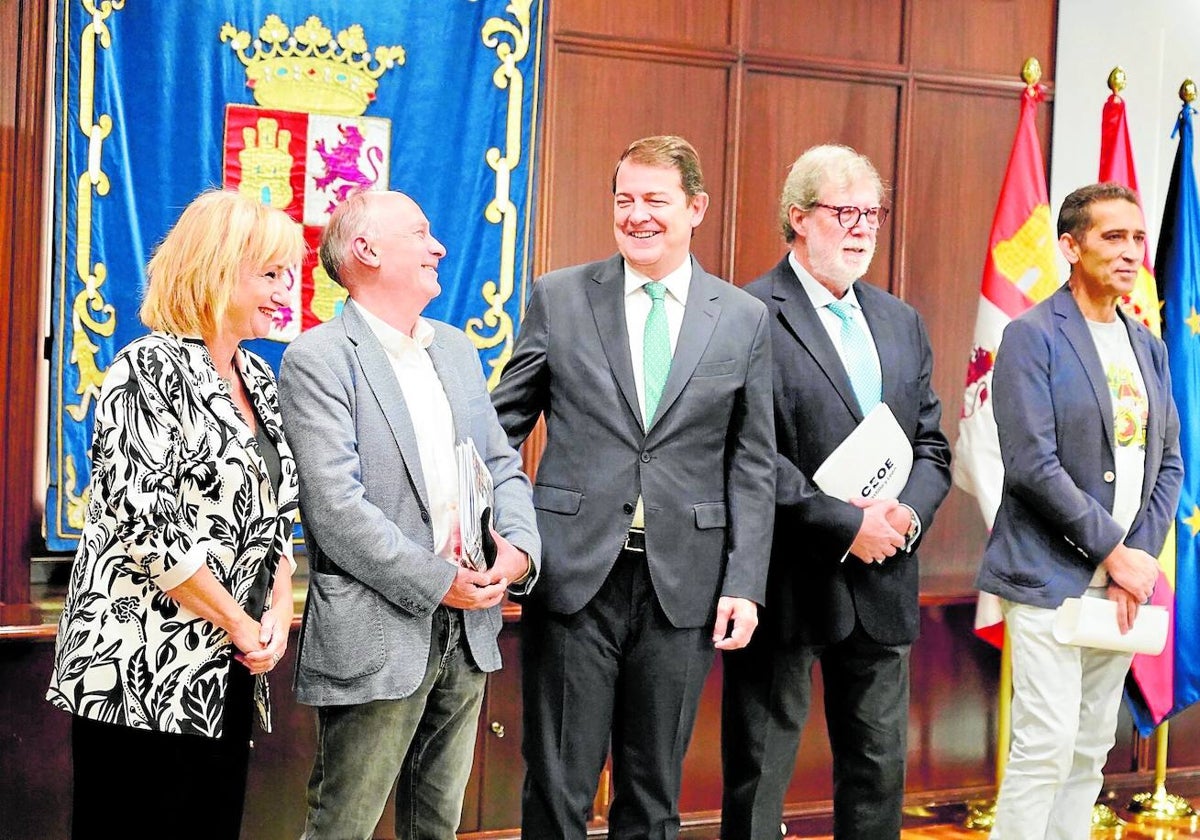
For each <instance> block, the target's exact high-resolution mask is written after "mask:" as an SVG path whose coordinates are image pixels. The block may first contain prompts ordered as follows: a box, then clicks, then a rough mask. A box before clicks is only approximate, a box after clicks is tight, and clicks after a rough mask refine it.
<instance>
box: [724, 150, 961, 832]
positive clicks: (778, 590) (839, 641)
mask: <svg viewBox="0 0 1200 840" xmlns="http://www.w3.org/2000/svg"><path fill="white" fill-rule="evenodd" d="M883 194H884V188H883V182H882V180H881V179H880V177H879V173H878V172H877V171H876V170H875V167H874V166H872V165H871V162H870V161H869V160H868V159H867V158H866V157H864V156H863V155H860V154H858V153H857V152H855V151H854V150H852V149H849V148H846V147H844V146H817V147H814V148H812V149H809V150H808V151H806V152H805V153H804V154H803V155H801V156H800V158H799V159H798V160H796V162H795V163H794V164H793V165H792V167H791V170H790V172H789V174H788V177H787V180H786V182H785V184H784V187H783V194H782V196H781V198H780V222H781V226H782V230H783V234H784V237H785V239H786V240H787V242H788V244H789V245H790V252H789V253H788V255H787V256H786V257H785V258H784V259H783V260H782V261H781V262H780V263H779V264H778V265H777V266H775V268H773V269H772V270H771V271H770V272H768V273H767V274H766V275H764V276H763V277H761V278H759V279H758V280H756V281H754V282H753V283H751V284H750V285H749V286H747V287H746V290H747V291H749V292H750V293H751V294H753V295H755V296H756V297H758V298H759V299H761V300H762V301H763V302H764V303H766V305H767V309H768V314H769V316H770V319H771V332H772V336H771V342H772V345H773V348H774V368H775V377H774V379H775V393H774V401H775V435H776V445H777V450H778V456H777V459H776V468H777V472H776V486H777V490H776V508H775V532H774V543H773V549H772V556H771V567H770V573H769V577H768V585H767V603H766V605H765V607H764V609H763V616H762V624H761V625H760V627H759V630H758V633H756V634H755V636H754V638H753V639H752V640H751V642H750V645H749V646H748V647H747V648H745V649H744V650H740V651H727V652H726V653H725V654H724V668H725V671H724V676H725V682H724V700H723V704H722V706H723V708H722V738H721V740H722V744H721V747H722V763H723V769H724V783H725V791H724V802H723V810H722V821H721V837H722V838H724V840H748V838H753V840H768V838H769V840H777V838H778V837H779V836H780V822H781V820H782V814H783V802H784V796H785V794H786V792H787V788H788V784H789V781H790V779H791V776H792V770H793V767H794V765H795V761H796V751H797V749H798V748H799V744H800V733H801V730H802V729H803V728H804V722H805V718H806V717H807V714H808V708H809V701H810V695H811V686H812V682H811V673H812V667H813V665H814V663H816V662H817V661H820V663H821V673H822V677H823V679H824V685H825V719H826V725H827V728H828V731H829V739H830V746H831V748H832V751H833V784H834V837H835V838H839V840H850V839H851V838H854V839H855V840H863V839H864V838H869V840H888V838H898V837H899V836H900V824H901V814H900V808H901V804H902V800H903V797H904V765H905V756H906V752H907V745H906V739H905V735H906V729H907V725H908V659H909V647H910V645H911V643H912V642H913V640H914V639H915V638H916V636H917V630H918V625H919V610H918V602H917V589H918V572H917V558H916V554H915V551H916V548H917V544H918V543H919V542H920V539H921V537H922V535H923V534H924V533H926V532H927V531H928V529H929V526H930V523H931V522H932V520H933V515H934V512H935V511H936V510H937V507H938V505H940V504H941V502H942V500H943V499H944V498H945V496H946V493H947V491H948V490H949V488H950V447H949V444H948V443H947V441H946V437H945V435H943V434H942V431H941V428H940V422H941V415H942V410H941V405H940V403H939V402H938V398H937V395H936V394H935V393H934V391H933V388H932V386H931V384H930V378H931V374H932V370H933V354H932V351H931V349H930V345H929V338H928V336H927V335H926V332H925V326H924V323H923V322H922V320H921V317H920V316H919V315H918V314H917V312H916V310H914V309H913V308H912V307H911V306H909V305H908V304H906V303H904V302H903V301H901V300H899V299H897V298H895V297H893V296H892V295H890V294H888V293H887V292H885V291H883V290H882V289H879V288H877V287H876V286H873V285H871V284H869V283H856V282H855V281H857V280H858V279H859V278H861V277H862V276H863V275H864V274H865V273H866V271H867V268H868V266H869V265H870V264H871V258H872V256H874V254H875V245H876V238H877V236H878V234H879V228H880V225H882V224H883V223H884V222H885V221H886V220H887V215H888V214H887V208H886V207H884V206H883ZM881 360H882V361H883V362H884V363H883V364H881ZM880 402H882V403H886V405H887V407H888V408H890V409H891V412H892V414H894V415H895V418H896V421H897V422H898V424H899V426H900V428H901V429H902V430H903V432H904V434H905V435H906V436H907V438H908V440H909V441H910V443H911V444H912V449H913V466H912V471H911V473H910V475H909V478H908V481H907V483H906V484H905V486H904V488H903V489H902V490H901V491H900V494H899V498H898V499H890V500H886V501H883V500H876V501H863V500H862V499H861V498H859V499H853V500H847V499H844V498H835V497H833V496H830V495H827V494H826V493H824V492H822V491H821V490H820V489H818V487H817V486H816V484H815V483H814V479H813V475H814V473H815V472H816V470H817V468H818V467H820V466H821V464H822V463H823V462H824V461H825V459H826V458H828V457H829V455H830V453H831V452H833V450H834V449H835V448H836V447H837V446H838V444H840V443H842V441H844V440H845V439H846V438H847V437H848V436H849V435H850V434H851V433H852V432H853V431H854V429H855V428H856V427H857V426H858V424H859V423H860V422H862V420H863V418H864V416H865V415H866V414H867V413H869V412H870V411H871V410H872V408H874V407H875V406H877V405H878V404H879V403H880Z"/></svg>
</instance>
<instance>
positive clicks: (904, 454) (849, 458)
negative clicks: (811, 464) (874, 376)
mask: <svg viewBox="0 0 1200 840" xmlns="http://www.w3.org/2000/svg"><path fill="white" fill-rule="evenodd" d="M912 464H913V451H912V444H910V443H909V442H908V436H907V435H905V434H904V430H903V429H901V428H900V424H899V423H897V422H896V417H895V415H894V414H892V410H891V409H890V408H888V406H887V403H884V402H881V403H879V404H878V405H876V406H875V407H874V408H873V409H871V411H870V412H869V413H868V414H867V416H866V417H864V418H863V421H862V422H861V423H859V424H858V427H857V428H856V429H855V430H854V431H853V432H851V433H850V434H849V435H848V436H847V437H846V439H845V440H843V441H842V442H841V443H840V444H838V447H837V449H835V450H833V452H831V453H829V457H828V458H826V459H825V463H823V464H821V466H820V467H819V468H818V469H817V471H816V472H815V473H814V474H813V481H815V482H816V484H817V487H819V488H821V492H823V493H828V494H829V495H830V496H833V497H835V498H838V499H841V500H843V501H850V500H851V499H894V498H896V497H897V496H899V495H900V491H901V490H903V489H904V485H905V484H907V483H908V474H909V473H910V472H912Z"/></svg>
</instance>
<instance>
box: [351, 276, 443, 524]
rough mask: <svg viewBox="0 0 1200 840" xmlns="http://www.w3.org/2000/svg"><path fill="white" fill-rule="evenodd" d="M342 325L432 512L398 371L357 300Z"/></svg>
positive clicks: (414, 481) (413, 480) (415, 435)
mask: <svg viewBox="0 0 1200 840" xmlns="http://www.w3.org/2000/svg"><path fill="white" fill-rule="evenodd" d="M342 324H343V326H344V327H345V330H346V335H347V336H348V337H349V339H350V341H351V343H352V344H353V345H354V353H355V355H356V356H357V358H358V364H359V367H360V368H362V372H363V377H364V378H365V379H366V380H367V384H368V385H369V386H370V388H371V392H372V393H373V394H375V399H376V400H377V401H378V403H379V407H380V409H381V410H382V411H383V416H384V417H385V418H386V419H387V424H388V427H389V429H391V432H392V437H393V438H394V439H395V441H396V446H397V447H398V448H399V449H400V457H401V458H403V459H404V465H405V467H406V468H407V469H408V474H409V477H410V478H411V479H412V484H413V486H414V487H415V488H416V491H417V495H418V496H419V497H420V499H421V504H422V505H423V506H424V508H425V509H426V510H429V496H428V494H427V492H426V489H425V473H424V472H423V471H422V470H421V455H420V452H419V450H418V449H417V434H416V431H415V430H414V429H413V424H412V417H411V416H410V415H409V413H408V405H407V403H405V402H404V392H403V391H401V390H400V383H399V382H398V381H397V380H396V372H395V371H394V370H393V369H392V363H391V362H390V361H389V360H388V357H387V353H386V352H384V349H383V345H382V344H380V343H379V339H378V338H376V337H375V333H374V332H372V330H371V328H370V327H369V326H367V322H366V321H364V320H363V319H362V316H361V315H359V313H358V308H357V307H356V306H355V305H354V301H351V300H348V301H346V306H345V308H344V309H343V310H342Z"/></svg>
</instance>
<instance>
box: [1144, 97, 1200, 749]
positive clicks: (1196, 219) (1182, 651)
mask: <svg viewBox="0 0 1200 840" xmlns="http://www.w3.org/2000/svg"><path fill="white" fill-rule="evenodd" d="M1192 113H1193V112H1192V108H1191V107H1190V106H1189V105H1186V104H1185V105H1184V106H1183V108H1182V110H1181V111H1180V112H1179V120H1178V122H1177V123H1176V127H1175V131H1176V132H1177V133H1178V134H1179V147H1178V148H1177V149H1176V152H1175V164H1174V166H1173V167H1172V170H1171V181H1170V183H1169V185H1168V187H1167V203H1166V206H1165V207H1164V208H1163V219H1162V232H1161V233H1160V234H1159V241H1158V254H1157V258H1156V259H1155V261H1154V264H1155V265H1156V266H1157V267H1158V269H1157V276H1158V282H1159V286H1160V296H1161V297H1162V301H1163V340H1164V341H1165V342H1166V344H1167V354H1168V359H1169V361H1170V366H1171V390H1172V392H1173V393H1174V394H1175V404H1176V406H1177V407H1178V409H1179V448H1180V451H1181V454H1182V456H1183V464H1184V474H1183V488H1182V490H1181V492H1180V495H1179V510H1178V512H1177V513H1176V514H1175V546H1176V555H1175V614H1174V618H1175V650H1174V654H1175V673H1174V683H1173V702H1172V704H1171V710H1170V711H1169V712H1168V713H1167V717H1172V716H1174V715H1176V714H1178V713H1179V712H1181V711H1183V710H1184V709H1186V708H1187V707H1188V706H1190V705H1192V704H1193V703H1195V702H1196V701H1197V700H1200V469H1197V468H1196V465H1197V464H1200V314H1198V313H1200V193H1197V187H1196V172H1195V169H1194V168H1193V164H1192V161H1193V160H1194V159H1195V158H1194V154H1195V153H1194V149H1195V138H1194V136H1193V133H1192ZM1135 711H1136V710H1135ZM1136 717H1137V716H1136V715H1135V718H1136ZM1145 723H1149V721H1141V720H1139V724H1145ZM1140 728H1141V729H1142V734H1143V735H1146V734H1148V730H1149V727H1148V726H1146V725H1141V726H1140Z"/></svg>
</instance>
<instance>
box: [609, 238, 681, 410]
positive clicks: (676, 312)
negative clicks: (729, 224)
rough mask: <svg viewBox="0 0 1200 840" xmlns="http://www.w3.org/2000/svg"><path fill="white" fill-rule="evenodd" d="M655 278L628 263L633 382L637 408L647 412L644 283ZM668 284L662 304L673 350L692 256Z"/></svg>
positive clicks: (647, 303)
mask: <svg viewBox="0 0 1200 840" xmlns="http://www.w3.org/2000/svg"><path fill="white" fill-rule="evenodd" d="M650 282H652V281H651V280H650V278H649V277H647V276H646V275H644V274H642V273H641V272H640V271H638V270H637V269H635V268H634V267H633V266H631V265H630V264H629V263H625V326H626V329H627V331H628V332H629V358H630V359H631V360H632V361H633V383H634V386H635V387H636V388H637V397H638V408H639V410H640V411H641V414H642V416H643V417H644V416H645V415H646V371H645V369H644V367H643V364H642V353H643V348H644V347H645V344H646V318H647V317H648V316H649V315H650V305H651V303H652V301H651V300H650V295H648V294H646V292H645V291H644V290H643V288H642V287H643V286H645V285H646V284H647V283H650ZM662 284H663V285H664V286H666V287H667V293H666V295H664V296H663V304H664V305H665V306H666V310H667V330H668V332H669V333H670V336H671V354H672V355H674V353H675V345H676V344H677V343H678V341H679V331H680V329H681V328H682V326H683V310H684V308H685V307H686V306H687V296H688V289H689V288H690V287H691V285H692V259H691V257H690V256H689V257H688V258H687V259H686V260H684V261H683V265H681V266H679V268H677V269H675V270H674V271H672V272H670V273H669V274H667V276H665V277H663V279H662Z"/></svg>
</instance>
